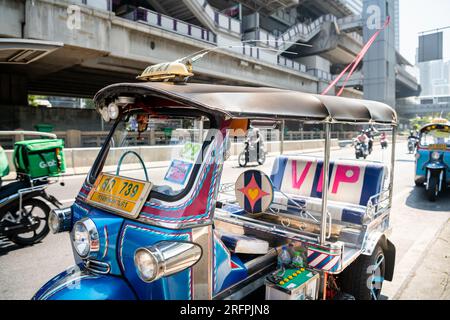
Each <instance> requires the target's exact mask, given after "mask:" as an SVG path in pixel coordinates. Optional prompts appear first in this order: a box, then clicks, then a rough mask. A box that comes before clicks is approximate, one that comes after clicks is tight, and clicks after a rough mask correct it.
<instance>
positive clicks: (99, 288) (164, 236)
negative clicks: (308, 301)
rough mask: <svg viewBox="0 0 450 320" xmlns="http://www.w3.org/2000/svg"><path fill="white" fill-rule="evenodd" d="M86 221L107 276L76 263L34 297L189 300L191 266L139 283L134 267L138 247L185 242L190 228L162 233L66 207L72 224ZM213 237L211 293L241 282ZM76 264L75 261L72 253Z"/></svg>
mask: <svg viewBox="0 0 450 320" xmlns="http://www.w3.org/2000/svg"><path fill="white" fill-rule="evenodd" d="M85 217H89V218H90V219H92V221H93V222H94V223H95V225H96V227H97V230H98V233H99V242H100V250H99V252H98V254H97V256H96V257H94V258H93V259H95V260H97V261H101V262H106V263H108V264H109V265H110V267H111V271H110V274H109V275H100V274H96V273H93V272H91V271H89V270H86V269H84V266H82V264H81V263H79V265H77V266H75V267H73V268H71V269H70V270H68V271H65V272H62V273H61V274H59V275H58V276H56V277H54V278H53V279H51V280H50V281H49V282H48V283H47V284H45V285H44V286H43V287H42V288H41V289H40V290H39V291H38V292H37V293H36V295H35V297H34V299H44V300H46V299H48V300H66V299H67V300H78V299H89V300H91V299H92V300H98V299H100V300H102V299H110V300H114V299H123V300H129V299H142V300H190V299H192V297H193V290H194V288H193V281H192V280H193V279H192V268H189V269H186V270H184V271H181V272H179V273H176V274H174V275H172V276H168V277H163V278H161V279H159V280H156V281H153V282H151V283H146V282H144V281H142V280H141V279H140V278H139V276H138V274H137V270H136V267H135V264H134V253H135V252H136V250H137V249H138V248H141V247H147V246H151V245H154V244H156V243H158V242H160V241H164V240H171V241H191V239H192V229H183V230H172V229H164V228H160V227H156V226H151V225H148V224H143V223H141V222H138V221H134V220H128V219H124V218H122V217H120V216H117V215H114V214H110V213H108V212H106V211H104V210H100V209H97V208H94V207H91V206H89V205H87V204H86V203H84V202H81V201H77V202H76V203H75V204H74V205H73V206H72V224H74V223H76V222H77V221H79V220H80V219H83V218H85ZM214 238H215V241H214V242H215V244H214V271H213V277H214V279H213V283H214V290H213V294H217V293H219V292H221V291H223V290H224V289H226V288H228V287H230V286H231V285H233V284H235V283H237V282H239V281H241V280H243V279H245V278H246V277H247V270H246V268H245V266H244V263H243V262H242V261H241V260H240V259H239V258H238V257H237V256H236V255H231V254H230V251H229V250H228V249H227V248H226V247H225V246H224V244H223V243H222V242H221V241H220V239H218V238H217V237H214ZM74 255H75V257H76V261H77V262H81V259H80V258H79V257H78V255H77V254H76V253H74Z"/></svg>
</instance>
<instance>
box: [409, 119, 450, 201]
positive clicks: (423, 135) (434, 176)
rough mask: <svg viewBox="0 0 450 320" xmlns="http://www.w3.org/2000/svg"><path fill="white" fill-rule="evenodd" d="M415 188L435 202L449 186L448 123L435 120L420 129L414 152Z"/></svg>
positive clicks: (449, 127)
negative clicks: (420, 188) (421, 190)
mask: <svg viewBox="0 0 450 320" xmlns="http://www.w3.org/2000/svg"><path fill="white" fill-rule="evenodd" d="M415 169H416V176H415V183H416V186H424V185H425V189H426V192H427V196H428V199H429V200H430V201H436V199H437V198H438V197H439V195H440V194H441V193H442V192H443V191H444V190H445V189H446V188H447V187H448V185H449V184H450V122H449V121H447V120H445V119H435V120H433V122H432V123H430V124H428V125H426V126H424V127H423V128H422V129H420V133H419V141H418V145H417V152H416V167H415Z"/></svg>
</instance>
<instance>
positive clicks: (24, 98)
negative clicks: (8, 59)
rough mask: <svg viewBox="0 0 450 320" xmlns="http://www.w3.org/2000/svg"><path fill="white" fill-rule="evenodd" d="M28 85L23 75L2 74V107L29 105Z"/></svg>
mask: <svg viewBox="0 0 450 320" xmlns="http://www.w3.org/2000/svg"><path fill="white" fill-rule="evenodd" d="M27 85H28V81H27V78H26V77H25V76H23V75H20V74H10V73H0V105H22V106H26V105H28V88H27Z"/></svg>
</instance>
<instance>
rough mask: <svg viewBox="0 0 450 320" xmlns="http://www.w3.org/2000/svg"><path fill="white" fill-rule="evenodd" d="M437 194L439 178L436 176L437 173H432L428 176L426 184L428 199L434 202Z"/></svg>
mask: <svg viewBox="0 0 450 320" xmlns="http://www.w3.org/2000/svg"><path fill="white" fill-rule="evenodd" d="M438 194H439V178H438V177H437V175H435V174H432V175H431V176H430V179H429V180H428V185H427V195H428V200H430V201H431V202H435V201H436V199H437V196H438Z"/></svg>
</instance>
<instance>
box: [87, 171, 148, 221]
mask: <svg viewBox="0 0 450 320" xmlns="http://www.w3.org/2000/svg"><path fill="white" fill-rule="evenodd" d="M151 188H152V184H151V182H146V181H141V180H136V179H130V178H124V177H119V176H115V175H112V174H108V173H102V174H100V176H99V177H98V178H97V180H96V182H95V184H94V187H93V188H92V189H91V191H90V192H89V195H88V198H87V200H88V202H89V203H91V204H92V205H94V206H97V207H100V208H102V209H106V210H108V211H112V212H115V213H118V214H121V215H124V216H126V217H131V218H136V217H137V216H138V215H139V213H140V212H141V209H142V206H143V205H144V203H145V201H146V200H147V197H148V195H149V193H150V190H151Z"/></svg>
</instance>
